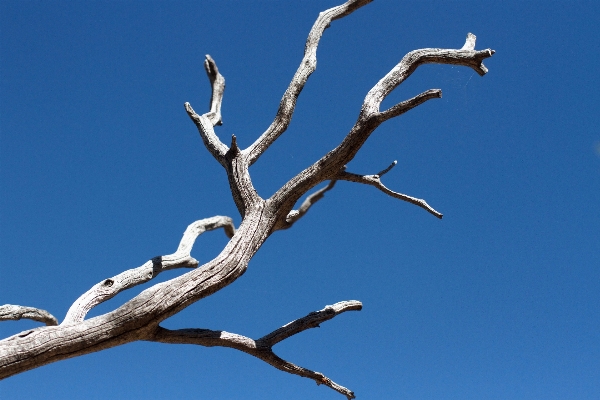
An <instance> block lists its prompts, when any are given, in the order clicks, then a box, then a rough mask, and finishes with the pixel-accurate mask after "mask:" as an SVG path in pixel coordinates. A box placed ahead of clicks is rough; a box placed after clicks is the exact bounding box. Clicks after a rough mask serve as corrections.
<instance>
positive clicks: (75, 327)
mask: <svg viewBox="0 0 600 400" xmlns="http://www.w3.org/2000/svg"><path fill="white" fill-rule="evenodd" d="M370 1H371V0H348V1H347V2H345V3H344V4H342V5H340V6H338V7H333V8H331V9H329V10H326V11H324V12H322V13H320V14H319V16H318V18H317V20H316V22H315V24H314V25H313V27H312V29H311V31H310V33H309V35H308V39H307V41H306V46H305V51H304V57H303V59H302V61H301V63H300V66H299V67H298V70H297V71H296V73H295V75H294V77H293V78H292V80H291V82H290V84H289V86H288V88H287V90H286V91H285V93H284V95H283V98H282V99H281V102H280V105H279V109H278V111H277V114H276V116H275V119H274V120H273V122H272V123H271V125H270V126H269V127H268V128H267V130H266V131H265V132H264V133H263V134H262V135H261V136H260V137H258V138H257V139H256V141H255V142H254V143H253V144H252V145H250V146H249V147H248V148H246V149H240V148H239V147H238V145H237V143H236V138H235V136H233V137H232V140H231V145H230V146H229V147H228V146H226V145H225V144H224V143H223V142H222V141H221V140H220V139H219V138H218V137H217V135H216V134H215V131H214V127H215V126H218V125H220V124H221V123H222V116H221V104H222V101H223V94H224V90H225V78H224V77H223V75H221V73H220V72H219V69H218V68H217V65H216V63H215V61H214V60H213V59H212V58H211V57H210V56H208V55H207V56H206V60H205V62H204V67H205V70H206V73H207V76H208V79H209V81H210V84H211V90H212V91H211V99H210V107H209V110H208V111H207V112H206V113H204V114H202V115H198V114H197V113H196V112H195V111H194V109H193V108H192V106H191V105H190V104H189V103H185V109H186V111H187V113H188V115H189V117H190V118H191V119H192V121H193V122H194V124H195V125H196V127H197V128H198V131H199V133H200V136H201V138H202V141H203V143H204V145H205V146H206V148H207V150H208V151H209V153H211V154H212V156H213V157H214V158H215V159H216V160H217V161H218V162H219V163H220V164H221V165H222V166H223V168H224V169H225V172H226V174H227V179H228V181H229V186H230V189H231V194H232V197H233V200H234V202H235V204H236V206H237V208H238V210H239V212H240V215H241V217H242V221H241V223H240V225H239V227H238V228H237V229H235V228H234V226H233V222H232V220H231V219H230V218H228V217H220V216H218V217H213V218H208V219H205V220H200V221H196V222H195V223H193V224H191V225H190V226H189V227H188V229H187V230H186V231H185V233H184V235H183V238H182V240H181V242H180V244H179V247H178V249H177V251H176V252H175V253H173V254H170V255H167V256H161V257H155V258H153V259H152V260H150V261H148V262H146V263H145V264H144V265H142V266H140V267H138V268H134V269H131V270H128V271H125V272H123V273H121V274H118V275H116V276H114V277H112V278H109V279H106V280H104V281H102V282H100V283H98V284H96V285H95V286H93V287H92V288H91V289H90V290H88V291H87V292H86V293H84V294H83V295H82V296H81V297H80V298H79V299H77V301H75V303H73V305H72V306H71V308H70V309H69V311H68V313H67V316H66V318H65V320H64V321H63V323H62V324H61V325H58V326H45V327H39V328H36V329H31V330H27V331H24V332H21V333H19V334H17V335H13V336H11V337H9V338H6V339H4V340H0V379H3V378H6V377H9V376H12V375H15V374H18V373H21V372H24V371H27V370H30V369H33V368H38V367H40V366H42V365H46V364H49V363H52V362H55V361H59V360H64V359H67V358H71V357H76V356H80V355H84V354H88V353H92V352H96V351H100V350H103V349H108V348H111V347H115V346H118V345H121V344H125V343H129V342H133V341H137V340H148V341H156V342H163V343H193V344H199V345H203V346H225V347H231V348H235V349H238V350H241V351H244V352H246V353H248V354H251V355H253V356H255V357H257V358H259V359H261V360H263V361H265V362H267V363H269V364H271V365H273V366H274V367H275V368H278V369H280V370H282V371H286V372H289V373H292V374H296V375H299V376H304V377H307V378H310V379H313V380H315V381H316V382H317V383H319V384H321V383H322V384H325V385H327V386H329V387H331V388H332V389H334V390H336V391H338V392H340V393H342V394H344V395H345V396H347V397H348V398H354V394H353V393H352V392H351V391H349V390H348V389H346V388H344V387H342V386H339V385H337V384H336V383H334V382H333V381H331V380H330V379H328V378H326V377H325V376H324V375H323V374H321V373H318V372H314V371H311V370H308V369H305V368H302V367H298V366H296V365H294V364H292V363H290V362H288V361H285V360H283V359H281V358H279V357H278V356H277V355H276V354H275V353H274V352H273V351H272V347H273V346H274V345H275V344H277V343H279V342H280V341H282V340H285V339H287V338H289V337H290V336H292V335H294V334H296V333H299V332H302V331H304V330H306V329H309V328H312V327H315V326H318V324H319V323H321V322H324V321H326V320H329V319H331V318H333V317H335V316H336V315H338V314H340V313H342V312H345V311H350V310H359V309H360V308H361V304H360V303H359V302H357V301H350V302H341V303H337V304H334V305H333V306H328V307H326V308H325V309H323V310H321V311H317V312H315V313H311V314H308V315H307V316H305V317H303V318H300V319H298V320H295V321H293V322H291V323H289V324H287V325H285V326H283V327H282V328H279V329H277V330H275V331H273V332H271V333H270V334H268V335H266V336H263V337H262V338H260V339H257V340H253V339H250V338H248V337H245V336H241V335H236V334H231V333H227V332H223V331H212V330H204V329H185V330H176V331H170V330H167V329H164V328H162V327H161V326H160V323H161V322H162V321H164V320H166V319H167V318H169V317H171V316H173V315H175V314H177V313H178V312H180V311H182V310H183V309H185V308H186V307H188V306H189V305H191V304H193V303H195V302H197V301H199V300H201V299H203V298H205V297H207V296H210V295H211V294H213V293H215V292H217V291H219V290H221V289H223V288H224V287H226V286H227V285H229V284H231V283H232V282H234V281H235V280H236V279H238V278H239V277H240V276H242V275H243V274H244V272H245V271H246V269H247V268H248V263H249V261H250V260H251V259H252V257H253V256H254V254H255V253H256V252H257V251H258V249H259V248H260V247H261V246H262V244H263V243H264V242H265V241H266V240H267V238H268V237H269V236H270V235H271V234H272V233H273V232H275V231H277V230H280V229H287V228H289V227H291V226H292V225H293V224H294V223H295V222H296V221H297V220H298V219H299V218H301V217H302V216H303V215H305V214H306V212H308V210H309V209H310V207H312V205H314V204H315V203H316V202H317V201H319V200H320V199H321V198H322V197H323V195H324V194H325V192H327V191H328V190H331V189H332V188H333V186H334V185H335V182H336V180H346V181H351V182H358V183H363V184H368V185H371V186H374V187H376V188H378V189H379V190H381V191H383V192H384V193H386V194H388V195H390V196H392V197H395V198H398V199H401V200H403V201H407V202H410V203H413V204H415V205H417V206H419V207H421V208H424V209H425V210H427V211H428V212H430V213H431V214H433V215H435V216H436V217H438V218H441V217H442V214H440V213H439V212H437V211H435V210H434V209H433V208H431V207H430V206H429V205H428V204H427V203H426V202H425V201H424V200H422V199H417V198H414V197H411V196H407V195H405V194H401V193H398V192H394V191H392V190H390V189H388V188H387V187H386V186H384V185H383V183H382V182H381V176H383V175H384V174H386V173H387V172H389V171H390V170H391V168H392V167H393V166H394V165H395V163H393V164H392V165H390V166H389V167H388V168H386V169H384V170H383V171H381V172H379V173H378V174H375V175H357V174H353V173H350V172H346V171H345V166H346V165H347V164H348V163H349V162H350V161H351V160H352V159H353V158H354V156H355V155H356V154H357V152H358V151H359V150H360V149H361V147H362V146H363V144H364V143H365V141H366V140H367V139H368V138H369V136H370V135H371V133H373V132H374V131H375V129H376V128H377V127H378V126H379V125H380V124H382V123H383V122H384V121H386V120H388V119H390V118H394V117H397V116H399V115H401V114H403V113H405V112H407V111H408V110H410V109H412V108H414V107H416V106H418V105H421V104H423V103H424V102H426V101H427V100H430V99H433V98H439V97H441V91H440V90H439V89H431V90H428V91H426V92H423V93H421V94H419V95H417V96H415V97H413V98H411V99H409V100H406V101H402V102H400V103H398V104H396V105H394V106H392V107H390V108H389V109H387V110H384V111H380V106H381V102H382V101H383V100H384V99H385V98H386V97H387V96H388V95H389V94H390V93H391V92H392V91H393V90H394V89H395V88H396V87H398V86H399V85H400V84H401V83H402V82H404V81H405V80H406V79H407V78H408V77H409V76H410V75H411V74H412V73H413V72H414V71H415V70H416V69H417V68H418V67H419V66H420V65H423V64H428V63H437V64H455V65H463V66H467V67H470V68H473V69H474V70H475V71H477V72H478V73H479V74H480V75H483V74H485V73H486V72H487V68H486V67H485V66H484V65H483V60H484V59H486V58H488V57H491V56H492V55H493V54H494V51H493V50H491V49H486V50H480V51H477V50H475V36H474V35H472V34H468V35H467V39H466V43H465V45H464V46H463V47H462V48H461V49H458V50H454V49H435V48H431V49H421V50H415V51H411V52H410V53H408V54H407V55H405V56H404V57H403V58H402V60H401V61H400V62H399V63H398V64H397V65H396V66H395V67H394V68H392V70H391V71H390V72H389V73H388V74H386V75H385V76H384V77H383V78H381V79H380V80H379V82H377V83H376V84H375V85H374V86H373V88H372V89H371V90H369V92H368V93H367V95H366V96H365V99H364V101H363V103H362V106H361V108H360V112H359V113H358V118H357V120H356V122H355V123H354V125H353V127H352V128H351V129H350V131H349V132H348V134H347V135H346V136H345V137H344V139H343V140H342V141H341V143H340V144H339V145H338V146H337V147H335V148H334V149H332V150H331V151H329V152H328V153H327V154H325V155H324V156H323V157H321V158H320V159H319V160H318V161H316V162H315V163H313V164H312V165H310V166H309V167H308V168H306V169H304V170H303V171H302V172H300V173H299V174H297V175H296V176H294V177H293V178H292V179H290V180H289V181H288V182H287V183H286V184H285V185H283V186H282V187H281V188H280V189H279V190H277V191H276V192H275V193H274V194H273V195H271V197H269V198H267V199H263V198H262V197H261V196H259V194H258V193H257V191H256V189H255V188H254V185H253V183H252V179H251V177H250V173H249V167H250V166H251V165H252V164H253V163H254V162H255V161H256V160H257V159H258V158H259V157H260V155H261V154H263V152H264V151H266V149H267V148H269V146H270V145H271V144H272V143H273V142H274V141H275V140H277V138H278V137H279V136H280V135H281V134H282V133H283V132H284V131H285V130H286V129H287V127H288V126H289V124H290V121H291V118H292V115H293V113H294V109H295V106H296V102H297V99H298V96H299V94H300V92H301V91H302V88H303V87H304V85H305V84H306V82H307V80H308V77H309V76H310V74H312V72H314V70H315V68H316V60H317V59H316V51H317V47H318V44H319V41H320V39H321V36H322V35H323V32H324V30H325V29H326V28H327V27H329V25H330V23H331V22H332V21H334V20H337V19H340V18H342V17H344V16H347V15H349V14H351V13H352V12H354V11H355V10H357V9H359V8H360V7H362V6H364V5H365V4H367V3H369V2H370ZM325 181H330V182H329V184H328V185H327V186H326V187H324V188H322V189H320V190H317V191H316V192H314V193H313V194H311V195H309V196H308V197H307V198H306V200H305V201H304V202H303V203H302V205H301V206H300V207H299V209H298V210H294V209H293V207H294V206H295V204H296V203H297V202H298V201H299V199H301V198H302V197H303V196H305V195H306V194H307V193H309V192H310V191H311V190H312V189H313V188H314V187H316V186H317V185H319V184H321V183H322V182H325ZM221 227H222V228H224V229H225V232H226V234H227V236H228V237H229V238H230V240H229V242H228V243H227V245H226V246H225V247H224V248H223V250H222V251H221V253H220V254H219V255H217V256H216V257H215V258H214V259H212V260H210V261H208V262H207V263H205V264H204V265H202V266H201V267H199V268H195V267H197V266H198V264H199V263H198V261H197V260H195V259H194V258H192V257H191V255H190V251H191V249H192V246H193V245H194V243H195V240H196V238H197V237H198V235H200V234H201V233H203V232H205V231H207V230H212V229H217V228H221ZM183 267H185V268H192V269H191V270H190V271H188V272H186V273H184V274H182V275H180V276H178V277H176V278H173V279H171V280H169V281H166V282H162V283H157V284H154V285H153V286H151V287H149V288H148V289H146V290H144V291H142V292H141V293H140V294H139V295H137V296H136V297H134V298H133V299H131V300H129V301H127V302H125V303H124V304H123V305H121V306H120V307H118V308H116V309H115V310H113V311H111V312H108V313H106V314H103V315H99V316H97V317H94V318H89V319H85V317H86V314H87V313H88V311H89V310H90V309H92V308H93V307H94V306H96V305H98V304H100V303H102V302H104V301H106V300H108V299H110V298H112V297H114V296H115V295H116V294H118V293H120V292H121V291H123V290H127V289H129V288H131V287H133V286H136V285H139V284H141V283H144V282H147V281H149V280H152V279H153V278H154V277H156V275H158V274H159V273H160V272H161V271H164V270H167V269H173V268H183ZM18 318H31V319H35V320H38V321H41V322H45V323H46V324H48V325H56V324H57V321H56V319H55V318H54V317H52V316H51V315H50V314H48V313H46V312H45V311H43V310H38V309H32V308H26V307H19V306H10V305H6V306H3V307H0V320H6V319H18Z"/></svg>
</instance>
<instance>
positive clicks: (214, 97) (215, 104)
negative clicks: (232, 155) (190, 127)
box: [184, 54, 229, 166]
mask: <svg viewBox="0 0 600 400" xmlns="http://www.w3.org/2000/svg"><path fill="white" fill-rule="evenodd" d="M204 69H205V70H206V75H207V76H208V79H209V81H210V86H211V88H212V92H211V97H210V110H209V111H208V112H207V113H205V114H202V115H198V114H197V113H196V112H195V111H194V109H193V108H192V106H191V105H190V103H187V102H186V103H185V104H184V107H185V111H186V112H187V113H188V115H189V117H190V118H191V119H192V121H193V122H194V124H196V127H197V128H198V132H200V137H202V141H203V142H204V145H205V146H206V148H207V149H208V151H209V152H210V154H212V155H213V157H214V158H215V159H216V160H217V161H218V162H219V163H220V164H221V165H223V166H225V160H224V157H225V154H226V153H227V151H228V150H229V148H228V147H227V146H226V145H225V144H224V143H223V142H221V140H220V139H219V138H218V137H217V135H216V134H215V130H214V128H213V127H214V126H215V125H222V124H223V121H222V119H221V103H222V102H223V92H224V91H225V78H224V77H223V75H221V73H220V72H219V69H218V68H217V64H216V63H215V61H214V60H213V59H212V57H211V56H210V55H208V54H207V55H206V59H205V60H204Z"/></svg>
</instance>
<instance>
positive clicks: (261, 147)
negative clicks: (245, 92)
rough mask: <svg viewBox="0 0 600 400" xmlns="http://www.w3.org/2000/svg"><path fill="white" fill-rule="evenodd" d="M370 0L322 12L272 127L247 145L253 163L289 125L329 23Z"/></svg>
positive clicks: (309, 35) (358, 1)
mask: <svg viewBox="0 0 600 400" xmlns="http://www.w3.org/2000/svg"><path fill="white" fill-rule="evenodd" d="M371 1H373V0H349V1H347V2H345V3H344V4H342V5H340V6H337V7H333V8H330V9H329V10H325V11H323V12H322V13H320V14H319V17H318V18H317V20H316V21H315V23H314V25H313V27H312V29H311V30H310V33H309V34H308V38H307V39H306V45H305V46H304V57H303V58H302V61H301V62H300V66H299V67H298V70H297V71H296V73H295V74H294V77H293V78H292V81H291V82H290V85H289V86H288V88H287V90H286V91H285V93H284V94H283V98H282V99H281V102H280V103H279V109H278V110H277V114H276V115H275V119H274V120H273V122H272V123H271V125H270V126H269V128H267V130H266V131H265V132H264V133H263V134H262V135H261V136H260V137H259V138H258V139H256V141H255V142H254V143H253V144H252V145H251V146H250V147H248V162H249V164H250V165H252V164H254V162H255V161H256V160H257V159H258V158H259V157H260V155H261V154H262V153H263V152H264V151H265V150H266V149H267V148H268V147H269V146H270V145H271V144H273V142H274V141H275V140H277V138H278V137H279V136H281V134H282V133H283V132H285V131H286V129H287V128H288V126H289V124H290V122H291V120H292V115H293V114H294V110H295V109H296V101H297V100H298V96H299V95H300V92H301V91H302V89H303V88H304V85H305V84H306V81H307V80H308V77H309V76H310V75H311V74H312V73H313V72H314V71H315V69H316V68H317V47H318V46H319V41H320V40H321V36H322V35H323V32H324V31H325V29H327V28H328V27H329V25H330V24H331V22H332V21H335V20H336V19H340V18H343V17H345V16H347V15H349V14H351V13H352V12H354V11H355V10H357V9H359V8H360V7H362V6H364V5H366V4H368V3H370V2H371Z"/></svg>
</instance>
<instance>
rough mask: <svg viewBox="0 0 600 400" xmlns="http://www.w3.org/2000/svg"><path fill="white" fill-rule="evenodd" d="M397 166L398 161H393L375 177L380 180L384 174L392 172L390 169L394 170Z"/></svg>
mask: <svg viewBox="0 0 600 400" xmlns="http://www.w3.org/2000/svg"><path fill="white" fill-rule="evenodd" d="M397 164H398V160H394V161H392V163H391V164H390V165H389V166H388V167H387V168H386V169H384V170H383V171H379V172H378V173H376V174H375V175H376V176H378V177H380V178H381V177H382V176H384V175H385V174H387V173H388V172H390V171H391V170H392V168H394V167H395V166H396V165H397Z"/></svg>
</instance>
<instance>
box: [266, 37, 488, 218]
mask: <svg viewBox="0 0 600 400" xmlns="http://www.w3.org/2000/svg"><path fill="white" fill-rule="evenodd" d="M474 46H475V35H473V34H471V33H469V34H468V35H467V40H466V43H465V45H464V46H463V48H462V49H460V50H452V49H421V50H415V51H411V52H409V53H408V54H407V55H406V56H404V57H403V58H402V60H401V61H400V62H399V63H398V64H397V65H396V66H395V67H394V68H393V69H392V70H391V71H390V72H389V73H388V74H386V75H385V76H384V77H383V78H381V79H380V80H379V82H377V84H375V86H373V88H372V89H371V90H370V91H369V92H368V93H367V95H366V96H365V99H364V101H363V105H362V108H361V111H360V114H359V117H358V120H357V121H356V123H355V124H354V126H353V127H352V129H351V130H350V132H349V133H348V134H347V135H346V137H345V138H344V140H343V141H342V142H341V143H340V144H339V145H338V146H337V147H336V148H335V149H333V150H331V151H330V152H329V153H327V154H326V155H324V156H323V157H322V158H321V159H319V160H318V161H317V162H315V163H314V164H312V165H311V166H309V167H308V168H306V169H305V170H303V171H302V172H300V173H299V174H298V175H296V176H295V177H293V178H292V179H290V180H289V181H288V182H287V183H286V184H285V185H284V186H283V187H282V188H281V189H279V190H278V191H277V192H276V193H275V194H274V195H273V196H272V197H271V199H270V201H271V202H272V203H273V204H276V205H278V206H280V207H281V208H282V212H283V211H286V210H291V207H292V206H293V204H295V203H296V201H298V199H299V198H300V197H301V196H303V195H304V194H305V193H307V192H308V191H309V190H310V189H312V188H313V187H314V186H315V185H318V184H319V183H321V182H323V181H325V180H330V179H336V175H337V174H338V173H339V171H341V170H343V167H344V166H345V165H346V164H348V163H349V162H350V161H351V160H352V159H353V158H354V156H355V155H356V153H357V152H358V151H359V150H360V148H361V147H362V146H363V144H364V143H365V142H366V140H367V139H368V138H369V136H370V135H371V133H373V131H375V129H377V127H378V126H379V125H381V123H383V122H384V121H386V120H388V119H390V118H392V117H395V116H398V115H401V114H402V113H404V112H406V111H408V110H410V109H411V108H414V107H416V106H418V105H420V104H422V103H424V102H425V101H427V100H429V99H432V98H439V97H441V90H439V89H432V90H428V91H426V92H423V93H421V94H419V95H417V96H415V97H413V98H412V99H409V100H407V101H403V102H401V103H398V104H396V105H394V106H392V107H390V108H389V109H388V110H386V111H383V112H380V111H379V108H380V105H381V102H382V101H383V100H384V99H385V98H386V97H387V96H388V95H389V94H390V93H391V92H392V91H393V90H394V89H395V88H396V87H398V86H399V85H400V84H401V83H402V82H404V81H405V80H406V79H407V78H408V77H409V76H410V75H411V74H412V73H413V72H414V71H415V70H416V69H417V67H418V66H420V65H422V64H427V63H438V64H456V65H464V66H468V67H471V68H473V69H475V70H476V71H477V72H478V73H479V74H480V75H483V74H485V73H486V72H487V68H486V67H485V66H484V65H483V60H484V59H485V58H488V57H491V56H492V55H493V54H494V50H491V49H486V50H481V51H475V50H474ZM365 183H366V182H365ZM372 183H375V182H372ZM375 186H379V184H376V185H375ZM381 186H383V185H381ZM385 190H388V191H389V193H388V194H390V195H393V196H395V197H398V198H402V199H404V200H406V201H410V202H413V203H414V204H417V205H420V206H422V207H424V208H426V209H428V206H425V204H426V203H424V201H421V200H420V199H415V198H413V197H410V196H406V195H402V194H400V193H396V192H393V191H390V190H389V189H387V188H386V189H385ZM428 211H430V210H429V209H428ZM287 212H289V211H287ZM430 212H432V211H430ZM432 213H433V214H434V215H436V213H434V212H432ZM438 214H439V213H438ZM440 215H441V214H440ZM436 216H438V217H439V215H436Z"/></svg>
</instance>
